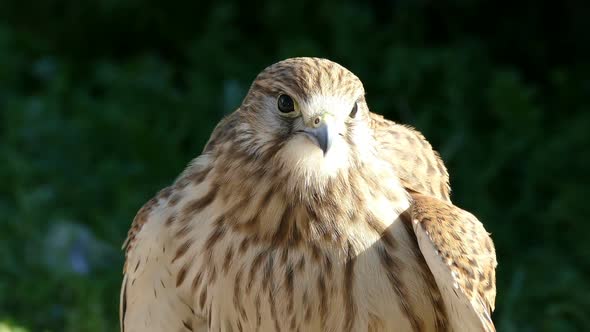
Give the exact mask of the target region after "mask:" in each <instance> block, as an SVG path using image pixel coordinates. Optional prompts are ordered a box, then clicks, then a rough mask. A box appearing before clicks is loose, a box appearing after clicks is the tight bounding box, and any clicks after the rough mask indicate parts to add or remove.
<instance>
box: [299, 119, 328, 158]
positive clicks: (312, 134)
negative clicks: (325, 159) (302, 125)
mask: <svg viewBox="0 0 590 332" xmlns="http://www.w3.org/2000/svg"><path fill="white" fill-rule="evenodd" d="M302 132H303V133H304V134H305V135H306V136H307V137H309V138H310V139H311V140H312V141H313V142H314V143H315V144H317V146H319V147H320V149H322V151H323V152H324V156H325V155H326V153H328V150H330V147H331V146H332V138H333V133H332V130H330V127H329V126H328V124H326V123H325V122H322V123H321V124H320V125H319V126H317V127H316V128H306V129H304V130H303V131H302Z"/></svg>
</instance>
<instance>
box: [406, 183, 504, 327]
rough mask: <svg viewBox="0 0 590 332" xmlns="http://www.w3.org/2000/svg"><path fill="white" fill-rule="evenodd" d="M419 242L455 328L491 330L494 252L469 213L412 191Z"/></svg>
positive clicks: (482, 228) (414, 219)
mask: <svg viewBox="0 0 590 332" xmlns="http://www.w3.org/2000/svg"><path fill="white" fill-rule="evenodd" d="M412 198H413V203H412V206H411V213H410V215H411V218H412V225H413V229H414V233H415V234H416V238H417V240H418V246H419V247H420V251H421V252H422V255H423V256H424V258H425V259H426V263H427V264H428V267H429V268H430V270H431V271H432V274H433V275H434V278H435V280H436V282H437V285H438V287H439V289H440V290H441V293H442V295H443V299H444V302H445V305H446V307H447V313H448V314H449V319H450V321H451V325H452V326H453V329H454V330H455V331H486V332H490V331H495V328H494V324H493V322H492V320H491V313H492V311H493V310H494V301H495V297H496V286H495V282H496V281H495V269H496V265H497V263H496V253H495V249H494V245H493V242H492V240H491V238H490V236H489V235H488V233H487V232H486V231H485V229H484V227H483V225H482V224H481V222H480V221H479V220H477V218H475V217H474V216H473V215H472V214H471V213H469V212H467V211H464V210H462V209H460V208H458V207H456V206H454V205H452V204H449V203H447V202H444V201H441V200H439V199H437V198H434V197H430V196H426V195H421V194H412Z"/></svg>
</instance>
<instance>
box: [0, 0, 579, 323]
mask: <svg viewBox="0 0 590 332" xmlns="http://www.w3.org/2000/svg"><path fill="white" fill-rule="evenodd" d="M588 7H589V6H588V2H582V1H580V2H574V1H563V2H552V3H549V2H547V3H543V2H538V1H531V0H523V1H519V2H515V3H513V4H500V3H497V2H493V1H479V2H472V1H461V0H453V1H444V2H443V1H428V0H414V1H411V0H405V1H402V0H398V1H395V0H389V1H387V0H374V1H369V2H364V1H324V2H316V1H297V2H296V3H292V4H287V3H282V2H275V1H270V0H268V1H250V2H243V3H242V2H239V1H223V0H221V1H215V2H210V3H204V2H197V1H192V2H188V1H187V2H172V1H168V2H160V3H158V2H155V1H144V2H142V1H136V0H128V1H119V0H88V1H82V2H80V1H73V0H64V1H57V0H46V1H38V2H35V3H27V2H25V1H16V0H3V1H1V2H0V227H1V230H2V231H1V232H0V331H5V330H6V331H13V330H14V331H25V330H28V331H115V330H117V326H118V321H117V315H118V297H119V294H118V291H119V285H120V280H121V267H122V263H123V254H122V253H121V252H120V251H119V248H120V245H121V243H122V242H123V239H124V237H125V234H126V231H127V229H128V227H129V224H130V222H131V220H132V219H133V216H134V214H135V212H136V211H137V210H138V209H139V207H140V206H141V205H142V204H143V202H145V201H146V200H148V199H149V198H150V197H151V195H152V194H153V193H155V192H156V191H157V190H158V189H160V188H162V187H163V186H165V185H167V184H168V183H170V182H171V181H172V180H173V179H174V178H175V176H176V175H177V174H178V173H179V172H180V171H181V170H182V169H183V167H184V166H185V165H186V163H187V162H188V161H189V160H190V159H191V158H193V157H195V156H196V155H198V154H199V153H200V151H201V148H202V146H203V144H204V143H205V141H206V139H207V138H208V136H209V134H210V132H211V129H212V127H213V126H214V125H215V124H216V123H217V121H219V119H220V118H221V117H222V116H223V114H226V113H228V112H230V111H231V110H233V109H234V108H235V107H236V106H237V105H239V103H240V101H241V98H243V96H244V94H245V92H246V91H247V89H248V87H249V84H250V82H251V81H252V79H253V78H254V77H255V75H256V74H257V73H258V72H259V71H260V70H261V69H263V68H264V67H266V66H267V65H269V64H271V63H274V62H276V61H278V60H281V59H283V58H286V57H291V56H303V55H305V56H321V57H327V58H330V59H333V60H335V61H337V62H339V63H341V64H343V65H344V66H346V67H348V68H349V69H351V70H352V71H353V72H355V73H356V74H357V75H358V76H359V77H360V78H361V79H362V80H363V81H364V82H365V87H366V90H367V92H368V94H367V99H368V102H369V105H370V106H371V108H372V110H373V111H375V112H377V113H381V114H384V115H386V116H387V117H388V118H390V119H393V120H396V121H399V122H403V123H408V124H412V125H414V126H415V127H417V128H418V129H419V130H421V131H422V132H424V134H425V135H426V137H427V138H428V139H429V140H430V141H431V142H432V143H433V145H434V146H435V147H436V148H437V149H438V150H439V151H440V152H441V154H442V156H443V158H444V160H445V162H446V163H447V165H448V167H449V169H450V173H451V179H452V188H453V193H454V195H453V200H454V201H455V202H456V204H458V205H459V206H461V207H463V208H465V209H467V210H470V211H472V212H473V213H474V214H475V215H477V216H478V217H479V218H480V219H481V220H482V221H483V222H484V224H485V225H486V227H487V229H488V230H489V231H490V232H491V233H492V236H493V238H494V240H495V243H496V247H497V251H498V261H499V266H498V298H497V306H496V313H495V315H494V319H495V321H496V323H497V326H498V330H499V331H508V332H510V331H587V330H589V329H590V260H589V257H590V244H589V243H588V234H590V226H589V225H590V224H589V222H588V217H589V216H590V204H588V203H587V200H588V198H589V197H590V190H589V189H588V187H589V184H590V181H589V180H590V179H589V175H588V173H589V172H588V170H590V112H589V106H590V98H588V97H589V96H590V61H589V59H590V52H589V50H588V45H590V40H589V39H590V34H589V33H588V32H589V31H590V23H589V22H590V21H589V20H588V17H590V11H589V10H588V9H589V8H588ZM21 328H22V329H21Z"/></svg>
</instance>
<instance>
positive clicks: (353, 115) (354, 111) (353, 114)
mask: <svg viewBox="0 0 590 332" xmlns="http://www.w3.org/2000/svg"><path fill="white" fill-rule="evenodd" d="M358 110H359V103H358V101H357V102H355V103H354V106H352V110H351V111H350V114H348V116H349V117H350V118H351V119H354V118H355V117H356V113H357V112H358Z"/></svg>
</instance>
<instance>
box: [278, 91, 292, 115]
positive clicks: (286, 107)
mask: <svg viewBox="0 0 590 332" xmlns="http://www.w3.org/2000/svg"><path fill="white" fill-rule="evenodd" d="M277 107H278V108H279V111H280V112H281V113H285V114H288V113H293V112H295V102H294V101H293V98H291V97H289V96H288V95H286V94H281V95H279V98H277Z"/></svg>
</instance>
